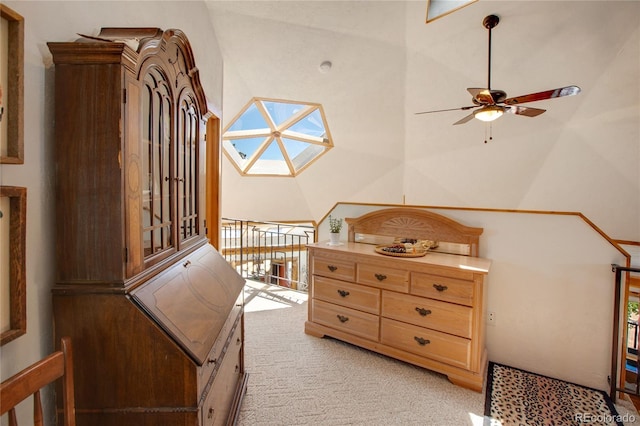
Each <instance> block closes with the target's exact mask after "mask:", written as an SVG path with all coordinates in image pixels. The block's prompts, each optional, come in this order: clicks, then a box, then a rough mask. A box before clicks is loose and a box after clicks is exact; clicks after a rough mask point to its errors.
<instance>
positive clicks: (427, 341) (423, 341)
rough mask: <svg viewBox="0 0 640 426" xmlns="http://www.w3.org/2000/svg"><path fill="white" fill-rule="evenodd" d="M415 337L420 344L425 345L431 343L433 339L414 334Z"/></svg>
mask: <svg viewBox="0 0 640 426" xmlns="http://www.w3.org/2000/svg"><path fill="white" fill-rule="evenodd" d="M413 339H414V340H415V341H416V342H418V344H419V345H420V346H425V345H428V344H429V343H431V341H430V340H429V339H424V338H422V337H418V336H414V337H413Z"/></svg>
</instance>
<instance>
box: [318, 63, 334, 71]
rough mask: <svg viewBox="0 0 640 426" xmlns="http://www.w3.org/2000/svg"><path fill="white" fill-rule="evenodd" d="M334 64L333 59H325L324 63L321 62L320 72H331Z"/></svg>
mask: <svg viewBox="0 0 640 426" xmlns="http://www.w3.org/2000/svg"><path fill="white" fill-rule="evenodd" d="M332 65H333V64H332V63H331V61H324V62H323V63H321V64H320V72H321V73H327V72H329V70H331V66H332Z"/></svg>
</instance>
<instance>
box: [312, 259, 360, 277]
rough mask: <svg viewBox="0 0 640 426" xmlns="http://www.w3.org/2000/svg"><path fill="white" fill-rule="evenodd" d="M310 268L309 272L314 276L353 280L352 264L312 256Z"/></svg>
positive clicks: (353, 270) (354, 272)
mask: <svg viewBox="0 0 640 426" xmlns="http://www.w3.org/2000/svg"><path fill="white" fill-rule="evenodd" d="M311 267H312V268H313V269H312V270H311V272H312V273H313V274H314V275H322V276H324V277H330V278H335V279H338V280H345V281H354V280H355V275H356V266H355V263H354V262H349V261H343V260H335V259H332V258H328V257H322V256H314V258H313V263H312V265H311Z"/></svg>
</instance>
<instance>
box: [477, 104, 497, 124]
mask: <svg viewBox="0 0 640 426" xmlns="http://www.w3.org/2000/svg"><path fill="white" fill-rule="evenodd" d="M502 114H504V108H502V107H499V106H486V107H484V108H481V109H479V110H477V111H476V112H474V113H473V116H474V117H475V118H477V119H478V120H480V121H493V120H496V119H498V118H500V117H501V116H502Z"/></svg>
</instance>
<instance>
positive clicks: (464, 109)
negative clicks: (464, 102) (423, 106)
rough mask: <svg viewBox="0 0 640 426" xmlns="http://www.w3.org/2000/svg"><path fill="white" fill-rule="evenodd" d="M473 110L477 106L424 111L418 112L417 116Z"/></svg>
mask: <svg viewBox="0 0 640 426" xmlns="http://www.w3.org/2000/svg"><path fill="white" fill-rule="evenodd" d="M471 108H477V105H471V106H463V107H460V108H449V109H438V110H434V111H422V112H416V113H415V115H419V114H431V113H433V112H446V111H461V110H462V111H466V110H468V109H471Z"/></svg>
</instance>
